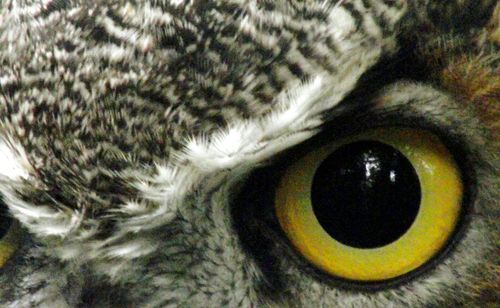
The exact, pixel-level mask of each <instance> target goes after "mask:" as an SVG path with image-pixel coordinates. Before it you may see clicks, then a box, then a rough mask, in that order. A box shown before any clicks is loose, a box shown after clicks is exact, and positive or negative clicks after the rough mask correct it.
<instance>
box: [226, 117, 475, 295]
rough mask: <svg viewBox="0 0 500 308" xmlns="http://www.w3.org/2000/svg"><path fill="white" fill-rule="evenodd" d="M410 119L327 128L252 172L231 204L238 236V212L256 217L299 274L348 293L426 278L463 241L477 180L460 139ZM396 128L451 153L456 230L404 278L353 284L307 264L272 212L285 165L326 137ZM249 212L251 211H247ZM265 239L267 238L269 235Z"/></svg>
mask: <svg viewBox="0 0 500 308" xmlns="http://www.w3.org/2000/svg"><path fill="white" fill-rule="evenodd" d="M413 120H414V122H412V121H409V122H408V121H406V123H404V124H403V123H400V125H397V124H396V125H395V124H394V121H387V122H386V124H383V123H379V125H373V126H368V125H367V126H364V127H358V129H356V130H349V129H346V128H343V127H333V128H328V127H327V129H326V130H325V131H323V132H322V133H320V134H319V135H318V136H316V137H314V138H312V139H311V140H308V141H306V142H304V143H303V144H301V145H298V146H296V147H294V148H292V149H290V150H289V151H287V152H286V153H283V154H282V155H280V157H278V159H277V160H276V161H274V162H273V164H272V165H270V166H268V167H263V168H260V169H258V170H255V171H254V172H252V174H251V175H250V176H249V177H248V179H247V180H246V181H245V183H244V184H243V185H242V187H241V188H240V192H239V193H238V194H237V198H236V200H235V202H234V203H235V204H238V206H237V208H238V209H240V210H239V212H240V213H239V214H238V213H236V212H238V211H233V212H235V215H233V218H234V226H235V229H237V232H238V233H240V234H241V228H239V227H238V226H237V225H239V224H240V223H242V220H243V221H244V220H245V219H241V218H240V219H237V216H239V215H240V214H241V212H243V213H245V212H246V213H247V214H248V215H255V216H256V217H257V218H256V219H260V220H262V221H264V222H265V224H266V226H267V227H268V230H270V231H271V232H273V233H274V235H273V236H271V237H274V238H278V239H279V240H280V241H282V243H283V244H284V245H285V247H286V250H287V255H289V256H291V257H292V258H293V259H294V263H295V264H296V266H297V268H298V269H299V270H300V271H302V272H303V273H304V274H307V275H310V276H312V277H314V278H315V279H316V280H318V281H320V282H322V283H324V284H326V285H329V286H332V287H335V288H340V289H345V290H348V291H353V290H354V291H363V292H378V291H381V290H387V289H393V288H395V287H398V286H401V285H404V284H406V283H409V282H410V281H413V280H417V279H418V278H425V277H426V276H427V275H429V274H430V273H431V272H432V270H433V269H435V268H436V267H437V266H439V265H440V264H441V263H442V262H443V261H444V260H446V259H448V258H450V257H451V256H452V255H453V253H454V252H455V251H456V249H455V248H456V247H457V245H458V244H459V243H460V241H461V240H462V239H463V238H464V236H465V234H466V232H467V230H468V229H469V225H470V223H471V216H472V214H473V204H474V202H473V201H474V200H475V195H476V189H475V187H476V186H475V185H476V177H475V173H474V168H472V164H471V163H470V161H469V159H468V155H467V152H466V150H465V149H464V143H463V142H462V141H461V140H460V138H456V137H455V136H453V137H452V136H449V135H447V134H446V133H444V132H443V130H442V129H440V128H438V127H436V126H435V125H433V124H432V123H426V122H423V121H421V119H413ZM384 122H385V121H384ZM395 126H398V127H406V128H414V129H424V130H428V131H431V132H432V133H434V134H436V135H437V136H438V137H439V138H440V139H441V141H442V142H443V144H444V145H445V146H446V147H447V148H448V149H449V150H450V152H451V153H452V155H453V157H454V159H455V161H456V162H457V165H458V168H459V171H460V174H461V178H462V181H463V184H464V188H465V189H464V194H463V199H462V210H461V213H460V217H459V221H458V223H457V226H456V229H455V231H454V232H453V234H452V235H451V236H450V238H449V239H448V241H447V243H446V244H445V245H444V246H443V248H442V249H441V251H439V252H438V253H437V254H436V255H435V256H434V257H432V258H431V259H430V260H429V261H427V262H426V263H425V264H424V265H422V266H420V267H419V268H417V269H415V270H413V271H411V272H409V273H406V274H404V275H401V276H398V277H395V278H391V279H387V280H382V281H374V282H366V281H354V280H348V279H344V278H340V277H334V276H331V275H329V274H328V273H325V272H324V271H322V270H320V269H318V268H316V267H315V266H314V265H312V264H310V263H309V261H307V260H306V259H305V258H304V257H303V256H302V255H301V254H300V253H299V252H298V251H296V250H295V249H294V248H293V246H292V245H291V243H290V241H289V240H288V238H287V236H286V234H285V233H284V231H283V230H282V229H281V227H280V225H279V223H278V218H277V217H276V214H275V211H274V191H275V189H276V185H277V183H278V181H279V179H280V178H281V176H282V174H283V173H284V171H285V170H286V167H287V166H288V165H291V164H292V163H293V162H294V161H296V160H298V159H300V158H301V157H302V156H303V155H305V154H306V153H308V152H309V151H311V150H312V149H314V148H317V147H320V146H321V145H324V144H326V143H327V142H329V141H330V140H331V137H330V138H329V136H332V135H335V136H336V138H339V139H340V138H344V137H348V136H351V135H355V134H357V133H359V132H361V131H364V130H367V129H373V128H383V127H385V128H387V127H395ZM252 181H256V182H257V183H259V185H258V186H259V187H253V191H252V189H251V187H249V186H251V185H249V184H250V183H251V182H252ZM265 187H272V189H266V188H265ZM251 196H259V200H261V202H258V203H259V206H256V205H255V200H254V199H252V198H251ZM243 208H245V209H246V210H243V211H242V210H241V209H243ZM248 209H252V210H251V211H250V212H248ZM256 213H257V214H256ZM238 229H239V230H238ZM268 237H270V236H269V235H268ZM243 240H244V239H243ZM247 250H251V247H247ZM263 253H269V252H263Z"/></svg>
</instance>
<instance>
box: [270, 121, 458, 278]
mask: <svg viewBox="0 0 500 308" xmlns="http://www.w3.org/2000/svg"><path fill="white" fill-rule="evenodd" d="M357 141H377V142H380V143H383V144H387V145H389V146H391V147H393V148H394V149H397V150H398V151H399V152H400V153H402V154H403V155H404V157H406V158H407V160H408V161H409V162H410V163H411V165H412V167H413V168H414V170H415V172H416V175H417V176H418V181H419V182H420V192H421V199H420V204H419V208H418V213H417V214H416V217H415V219H414V220H413V222H412V223H411V226H409V228H408V230H406V232H405V233H404V234H402V235H401V236H400V237H399V238H398V239H396V240H395V241H393V242H391V243H388V244H386V245H383V246H381V247H375V248H357V247H352V246H349V245H346V244H343V243H341V242H340V241H338V240H336V239H335V238H334V237H332V236H331V235H330V234H329V233H328V232H327V231H326V230H325V229H324V228H323V227H322V225H321V224H320V222H319V220H318V217H316V214H315V212H314V210H313V202H312V201H311V190H312V189H311V187H312V183H313V178H314V175H315V173H316V171H317V169H318V167H319V166H320V164H321V163H322V162H323V161H324V160H325V159H326V158H327V157H328V156H329V155H330V154H331V153H333V152H335V151H336V150H337V149H339V148H340V147H341V146H345V145H348V144H351V143H354V142H357ZM462 195H463V184H462V181H461V175H460V172H459V170H458V167H457V165H456V163H455V161H454V159H453V157H452V155H451V153H450V152H449V150H448V149H447V148H446V146H445V145H443V143H442V142H441V141H440V139H439V138H438V137H437V136H436V135H434V134H432V133H430V132H428V131H423V130H416V129H410V128H379V129H373V130H370V131H367V132H363V133H361V134H358V135H356V136H353V137H349V138H347V139H345V140H341V141H340V142H335V143H334V144H329V145H326V146H324V147H322V148H320V149H318V150H315V151H313V152H310V153H309V154H307V155H305V156H304V157H302V158H301V159H299V160H298V161H296V162H295V163H293V164H292V165H291V166H289V167H288V168H287V170H286V171H285V174H284V175H283V177H282V179H281V180H280V183H279V185H278V188H277V191H276V194H275V208H276V213H277V217H278V220H279V223H280V225H281V227H282V229H283V230H284V232H285V233H286V235H287V236H288V238H289V240H290V241H291V243H292V245H293V246H294V247H295V248H296V249H297V250H298V252H300V254H302V255H303V256H304V257H305V258H306V259H307V260H308V261H309V262H311V263H312V264H313V265H315V266H316V267H318V268H319V269H321V270H323V271H325V272H326V273H328V274H330V275H333V276H335V277H339V278H343V279H348V280H355V281H366V282H368V281H382V280H387V279H391V278H395V277H398V276H402V275H404V274H406V273H409V272H411V271H413V270H415V269H417V268H419V267H420V266H422V265H424V264H425V263H426V262H428V261H429V260H430V259H431V258H433V257H434V256H436V255H437V254H438V253H439V252H440V251H442V249H443V248H444V247H445V246H446V244H447V242H448V241H449V239H450V237H451V236H452V235H453V233H454V231H455V229H456V226H457V223H458V221H459V218H460V213H461V207H462ZM331 206H333V207H335V204H332V205H331Z"/></svg>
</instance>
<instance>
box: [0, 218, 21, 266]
mask: <svg viewBox="0 0 500 308" xmlns="http://www.w3.org/2000/svg"><path fill="white" fill-rule="evenodd" d="M20 236H21V229H20V228H19V225H18V224H17V222H15V221H13V222H12V223H11V224H10V226H9V227H8V230H7V232H6V233H5V234H4V235H3V237H0V268H2V267H3V266H4V265H5V263H6V262H7V261H8V260H9V258H10V257H11V256H12V255H13V254H14V252H15V251H16V249H17V246H18V244H19V243H18V242H19V238H20Z"/></svg>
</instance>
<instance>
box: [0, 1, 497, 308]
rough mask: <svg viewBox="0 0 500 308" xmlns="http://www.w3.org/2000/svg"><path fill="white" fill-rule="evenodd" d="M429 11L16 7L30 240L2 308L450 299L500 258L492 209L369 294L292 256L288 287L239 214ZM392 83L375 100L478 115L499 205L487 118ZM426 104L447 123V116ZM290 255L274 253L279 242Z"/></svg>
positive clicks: (8, 43) (5, 38) (274, 5)
mask: <svg viewBox="0 0 500 308" xmlns="http://www.w3.org/2000/svg"><path fill="white" fill-rule="evenodd" d="M457 2H460V3H461V2H462V1H457ZM491 3H492V1H489V2H488V1H481V6H478V9H477V14H478V15H477V16H482V15H481V14H484V15H485V16H486V15H487V14H486V13H484V12H487V11H489V9H488V8H490V7H491ZM432 5H433V2H429V1H403V0H346V1H333V0H326V1H325V0H321V1H320V0H310V1H299V0H274V1H272V0H262V1H261V0H248V1H242V0H225V1H223V0H209V1H203V0H140V1H126V0H95V1H85V0H73V1H72V0H42V1H39V0H36V1H35V0H23V1H19V0H18V1H16V0H4V1H3V2H2V3H1V4H0V161H1V162H2V164H5V165H6V166H7V165H8V166H9V168H4V167H0V192H1V194H2V198H3V200H4V201H5V203H6V204H7V206H8V207H9V211H10V213H11V214H12V215H13V216H14V217H15V219H16V220H17V221H18V222H19V224H21V225H22V226H23V228H25V229H26V236H25V237H26V239H25V240H24V241H23V244H22V245H21V248H20V249H18V252H16V256H14V257H13V258H12V259H11V260H10V261H9V263H8V264H7V265H6V267H5V268H3V269H1V271H0V304H1V305H2V306H8V307H32V306H52V307H54V306H60V307H67V306H69V307H72V306H103V307H105V306H117V307H118V306H145V307H165V306H172V307H177V306H181V307H183V306H189V307H198V306H200V307H201V306H209V307H212V306H213V307H219V306H227V307H253V306H258V305H265V306H285V305H286V306H305V305H313V306H321V305H322V306H340V307H368V306H371V307H387V306H391V305H392V306H401V307H402V306H407V305H410V306H414V307H416V306H426V305H429V304H431V303H443V302H449V300H450V298H452V292H453V288H456V287H457V286H462V287H464V286H466V285H467V281H469V280H468V279H469V278H470V275H471V273H470V270H471V269H472V268H473V266H474V264H475V265H477V260H481V259H482V258H485V256H486V255H488V253H490V250H491V247H492V245H491V242H490V241H489V236H490V233H491V232H493V231H491V230H493V227H491V226H490V225H491V224H492V223H491V222H490V221H489V220H488V221H484V220H481V219H478V220H477V221H474V223H472V226H473V227H472V228H471V229H472V231H471V232H470V233H468V235H467V237H466V238H465V239H464V241H463V243H462V245H461V246H460V247H458V248H457V253H456V254H455V255H454V257H453V258H450V259H449V260H448V261H447V263H446V264H443V265H442V266H440V267H438V268H437V269H436V270H435V273H434V274H433V276H429V277H423V278H421V279H417V280H415V281H413V282H411V284H410V285H402V286H398V287H395V288H393V289H388V290H382V291H380V292H374V293H370V292H361V291H359V292H358V291H356V292H348V291H345V290H341V289H339V288H336V287H335V286H334V285H332V284H328V283H323V282H322V281H321V280H320V279H316V278H314V277H312V276H310V275H308V274H307V273H303V272H301V271H300V269H298V267H297V265H296V264H294V263H293V262H292V261H286V260H280V261H279V262H278V261H277V262H278V263H279V267H280V270H279V273H275V275H276V276H279V275H284V277H286V278H287V279H288V281H289V282H288V283H287V284H286V285H285V286H283V287H282V289H280V288H278V287H277V286H273V285H272V284H273V282H272V279H270V278H269V277H268V274H266V273H264V271H263V269H262V268H261V267H260V265H259V264H258V262H256V261H255V260H254V258H252V256H251V255H250V254H248V253H247V252H246V251H245V249H244V248H243V246H242V243H241V239H240V237H239V236H238V234H237V232H236V231H235V230H234V227H233V219H232V214H231V206H232V205H231V204H232V200H233V199H234V196H235V193H236V191H237V189H236V188H237V187H238V186H239V185H240V184H241V182H242V181H244V179H245V178H246V176H247V175H248V174H249V173H250V172H251V171H252V170H254V169H255V168H256V167H258V166H260V165H262V164H269V163H270V162H271V161H272V159H273V158H274V157H275V156H276V155H277V154H279V153H281V152H283V151H285V150H287V149H289V148H291V147H292V146H294V145H298V144H300V143H301V142H303V141H306V140H308V139H310V138H311V137H313V136H314V135H315V134H317V133H318V132H319V131H320V130H321V127H322V124H324V122H325V120H326V119H327V118H328V119H331V118H333V119H335V118H336V117H338V118H341V116H342V113H343V112H344V107H343V106H345V105H348V104H347V103H345V102H344V100H345V99H346V97H348V95H349V94H350V93H351V92H352V91H354V90H355V89H356V88H357V87H359V85H360V83H361V78H362V76H364V75H366V74H368V72H369V71H370V69H372V68H374V67H375V65H376V64H377V63H379V62H380V61H381V60H382V59H384V58H388V57H391V56H393V55H394V54H395V53H397V52H398V48H399V40H400V38H401V35H407V33H409V32H411V29H417V28H418V27H422V25H423V24H428V23H433V24H435V21H433V19H432V14H430V13H429V12H431V11H432V10H431V11H429V12H427V13H423V12H422V11H421V10H420V8H421V7H422V6H425V7H431V6H432ZM461 8H462V6H460V5H458V7H453V8H452V9H450V10H449V11H450V12H452V13H450V14H451V15H453V12H456V11H458V10H459V9H461ZM471 27H472V26H471ZM448 30H449V29H442V30H441V29H440V30H439V31H442V32H446V31H448ZM402 89H403V90H402ZM377 93H379V94H380V95H379V97H378V98H377V99H373V100H371V101H370V103H367V104H366V106H365V107H364V108H365V109H366V110H368V109H370V108H373V107H374V106H375V107H376V108H375V109H374V110H375V111H374V112H375V113H377V112H379V111H377V110H379V109H377V108H381V110H382V111H383V112H380V113H381V114H385V113H386V110H385V109H386V108H387V109H391V108H392V109H398V108H403V109H404V108H407V109H408V110H410V109H411V108H413V107H414V108H416V111H415V114H418V110H425V108H428V107H426V106H430V105H432V106H434V105H435V107H434V108H436V109H438V110H440V111H443V110H446V109H448V108H450V106H455V107H452V108H450V109H451V111H449V112H451V115H452V116H457V117H458V119H460V120H462V121H463V123H467V125H465V124H464V126H463V127H462V128H456V127H450V131H453V134H454V135H456V136H457V137H460V138H462V139H464V140H467V142H468V144H469V150H468V151H469V152H470V155H471V157H474V158H475V159H477V160H478V161H481V162H482V163H481V164H478V166H477V170H476V171H477V173H478V174H483V175H484V177H483V178H482V180H481V181H480V184H481V185H482V186H481V188H480V189H479V193H478V194H479V195H480V196H482V199H481V200H483V203H484V204H483V203H481V204H480V205H478V208H479V209H481V211H484V212H490V211H491V209H492V208H493V207H494V206H495V205H496V203H495V201H492V200H500V198H498V193H496V192H494V191H493V190H492V188H491V186H490V185H489V184H491V183H492V182H494V183H496V182H495V181H496V180H497V179H496V178H495V175H494V172H492V169H494V166H492V165H491V163H488V159H489V158H490V157H491V153H492V152H494V149H491V148H490V147H493V146H494V145H490V147H486V148H484V147H483V144H484V141H485V140H486V139H487V138H488V133H486V132H484V131H483V130H481V129H479V128H474V127H481V125H482V124H480V123H479V124H478V123H477V121H476V118H475V116H474V115H473V114H458V115H457V112H455V111H453V110H459V109H460V107H459V106H460V105H459V103H458V102H457V101H455V100H454V99H453V98H452V97H450V96H448V95H447V94H446V93H442V92H439V91H438V90H436V89H434V88H432V87H430V86H428V85H421V84H413V83H400V84H399V86H396V87H387V88H384V89H383V90H380V92H377ZM407 93H414V96H413V97H409V96H408V95H407ZM419 93H425V95H422V97H420V95H421V94H419ZM428 101H434V102H436V103H435V104H428V105H426V102H428ZM404 106H406V107H404ZM408 106H412V107H411V108H410V107H408ZM419 106H423V107H419ZM347 109H349V108H347ZM364 112H365V111H360V112H359V114H360V117H361V116H363V115H364V114H365V113H364ZM422 114H423V115H422V117H424V115H425V116H427V113H426V112H423V113H422ZM429 114H430V115H431V116H432V117H434V118H435V121H436V122H439V121H441V122H442V126H446V121H444V120H443V119H448V118H447V116H448V111H446V112H445V111H443V114H444V115H442V114H441V113H439V112H436V113H432V112H429ZM408 117H409V116H408ZM332 121H333V120H332ZM368 122H370V120H368ZM483 162H484V163H483ZM484 200H486V201H484ZM478 204H479V203H478ZM471 245H474V247H475V248H474V249H473V250H472V251H471V252H470V255H469V256H467V257H462V256H463V255H464V254H465V251H467V247H469V246H471ZM286 249H288V248H283V247H282V246H280V245H278V244H277V245H276V248H275V251H273V253H277V254H283V255H287V254H286V253H283V251H284V250H286ZM474 260H476V261H475V262H473V261H474ZM452 267H455V268H456V270H453V269H452ZM282 273H283V274H282ZM464 296H465V295H464Z"/></svg>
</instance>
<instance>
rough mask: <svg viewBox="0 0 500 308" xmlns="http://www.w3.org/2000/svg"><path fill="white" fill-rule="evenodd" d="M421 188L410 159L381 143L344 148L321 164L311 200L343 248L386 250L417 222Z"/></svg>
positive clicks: (353, 145) (324, 226) (374, 142)
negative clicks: (381, 248) (382, 247)
mask: <svg viewBox="0 0 500 308" xmlns="http://www.w3.org/2000/svg"><path fill="white" fill-rule="evenodd" d="M420 198H421V195H420V183H419V180H418V177H417V174H416V172H415V170H414V169H413V167H412V165H411V163H410V162H409V161H408V159H407V158H406V157H404V156H403V154H401V153H400V152H399V151H397V150H396V149H394V148H393V147H391V146H389V145H386V144H383V143H380V142H376V141H359V142H355V143H351V144H348V145H345V146H343V147H341V148H339V149H337V150H336V151H334V152H333V153H332V154H330V156H328V157H327V158H326V159H325V160H324V161H323V162H322V163H321V165H320V167H319V168H318V170H317V171H316V174H315V175H314V179H313V184H312V190H311V199H312V203H313V210H314V213H315V215H316V217H317V218H318V220H319V222H320V224H321V226H322V227H323V228H324V229H325V231H327V232H328V233H329V234H330V236H332V237H333V238H335V239H337V240H338V241H340V242H341V243H343V244H346V245H349V246H353V247H358V248H375V247H381V246H384V245H387V244H389V243H391V242H393V241H395V240H397V239H398V238H399V237H401V236H402V235H403V234H404V233H405V232H406V231H407V230H408V229H409V227H410V226H411V224H412V223H413V221H414V219H415V217H416V215H417V213H418V209H419V204H420Z"/></svg>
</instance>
